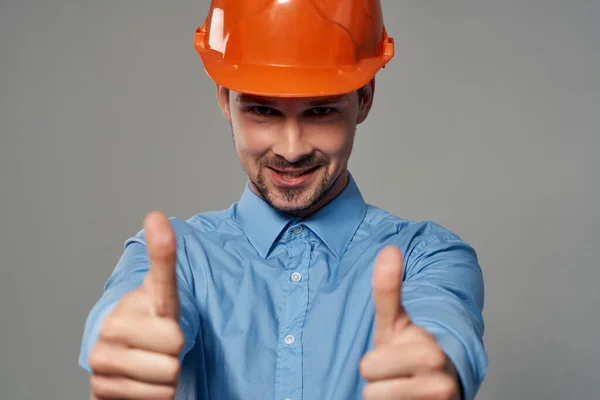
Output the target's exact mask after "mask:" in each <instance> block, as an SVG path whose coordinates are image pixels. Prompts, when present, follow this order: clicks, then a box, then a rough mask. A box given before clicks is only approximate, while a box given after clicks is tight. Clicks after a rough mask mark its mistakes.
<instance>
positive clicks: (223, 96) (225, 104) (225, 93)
mask: <svg viewBox="0 0 600 400" xmlns="http://www.w3.org/2000/svg"><path fill="white" fill-rule="evenodd" d="M229 96H231V92H230V90H229V89H227V88H224V87H223V86H221V85H219V84H217V100H218V101H219V107H221V111H222V112H223V115H224V116H225V119H227V121H229V122H231V105H230V104H229Z"/></svg>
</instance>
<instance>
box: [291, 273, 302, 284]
mask: <svg viewBox="0 0 600 400" xmlns="http://www.w3.org/2000/svg"><path fill="white" fill-rule="evenodd" d="M301 279H302V275H300V273H299V272H294V273H292V280H293V281H294V282H300V280H301Z"/></svg>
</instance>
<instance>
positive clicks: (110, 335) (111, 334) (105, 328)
mask: <svg viewBox="0 0 600 400" xmlns="http://www.w3.org/2000/svg"><path fill="white" fill-rule="evenodd" d="M120 331H121V320H120V319H119V318H118V317H115V316H114V315H108V316H107V317H106V318H105V319H104V321H103V322H102V328H101V329H100V337H101V338H103V339H106V340H109V341H114V340H118V339H119V336H120Z"/></svg>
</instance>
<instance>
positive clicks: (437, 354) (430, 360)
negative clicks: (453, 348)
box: [422, 348, 446, 371]
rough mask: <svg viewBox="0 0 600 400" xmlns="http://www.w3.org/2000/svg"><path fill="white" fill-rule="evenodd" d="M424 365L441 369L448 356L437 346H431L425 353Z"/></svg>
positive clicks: (436, 369) (432, 368) (433, 368)
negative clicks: (436, 347)
mask: <svg viewBox="0 0 600 400" xmlns="http://www.w3.org/2000/svg"><path fill="white" fill-rule="evenodd" d="M422 361H423V365H424V366H425V367H426V368H428V369H431V370H435V371H438V370H439V371H441V370H443V369H444V367H445V365H446V356H445V355H444V353H443V352H441V351H439V350H438V349H435V348H429V349H427V351H425V353H424V355H423V359H422Z"/></svg>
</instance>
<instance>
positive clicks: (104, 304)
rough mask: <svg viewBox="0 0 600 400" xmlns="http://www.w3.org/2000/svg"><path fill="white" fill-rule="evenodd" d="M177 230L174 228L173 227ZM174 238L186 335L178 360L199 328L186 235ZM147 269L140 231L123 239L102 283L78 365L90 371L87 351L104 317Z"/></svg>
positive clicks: (182, 325) (91, 346) (92, 343)
mask: <svg viewBox="0 0 600 400" xmlns="http://www.w3.org/2000/svg"><path fill="white" fill-rule="evenodd" d="M176 233H177V230H176ZM176 238H177V268H176V271H177V285H178V293H179V303H180V320H179V325H180V327H181V330H182V333H183V335H184V338H185V343H184V347H183V350H182V352H181V354H180V360H182V359H183V357H184V356H185V354H186V353H187V352H188V351H189V350H190V349H191V348H192V347H193V346H194V344H195V339H196V337H197V335H198V331H199V320H200V318H199V316H200V313H199V311H198V306H197V302H196V300H195V297H194V294H193V293H194V291H193V290H192V283H193V277H192V275H191V270H190V268H189V264H188V262H187V257H186V252H185V237H184V236H183V235H176ZM148 270H149V261H148V251H147V247H146V244H145V241H144V236H143V231H141V232H140V233H139V234H138V235H136V236H135V237H133V238H131V239H129V240H127V242H125V250H124V252H123V254H122V256H121V258H120V259H119V261H118V263H117V265H116V267H115V269H114V271H113V272H112V274H111V276H110V277H109V279H108V281H107V282H106V284H105V285H104V292H103V294H102V296H101V297H100V299H99V300H98V301H97V302H96V304H95V305H94V306H93V308H92V310H91V311H90V313H89V315H88V317H87V319H86V322H85V327H84V332H83V339H82V342H81V348H80V353H79V365H80V366H81V367H82V368H84V369H85V370H87V371H88V372H91V369H90V367H89V364H88V358H89V354H90V351H91V350H92V348H93V347H94V344H95V342H96V340H97V338H98V334H99V331H100V328H101V326H102V322H103V321H104V318H105V317H106V316H107V315H109V314H110V313H111V311H112V310H113V309H114V308H115V306H116V305H117V303H118V302H119V300H120V299H121V298H122V297H123V296H124V295H125V294H127V293H129V292H130V291H132V290H135V289H137V288H139V287H140V286H141V284H142V282H143V280H144V278H145V276H146V274H147V272H148Z"/></svg>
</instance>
